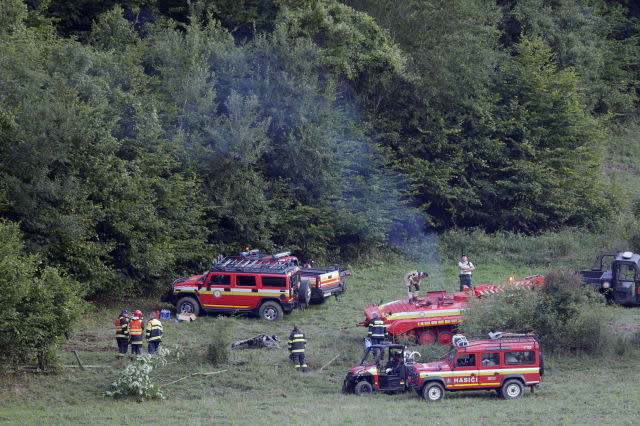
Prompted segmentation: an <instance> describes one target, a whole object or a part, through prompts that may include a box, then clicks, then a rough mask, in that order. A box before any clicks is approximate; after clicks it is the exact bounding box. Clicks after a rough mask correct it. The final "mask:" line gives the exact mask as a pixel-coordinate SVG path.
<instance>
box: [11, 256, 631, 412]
mask: <svg viewBox="0 0 640 426" xmlns="http://www.w3.org/2000/svg"><path fill="white" fill-rule="evenodd" d="M412 266H414V265H412V264H410V263H408V262H406V261H403V260H398V259H392V260H390V261H389V262H385V261H381V260H378V261H371V262H369V264H367V265H352V269H353V272H354V275H353V277H351V278H350V279H349V281H348V292H347V293H346V294H345V295H344V297H342V298H341V300H340V301H335V300H334V299H329V300H327V302H326V303H325V304H323V305H314V306H312V307H310V308H309V309H307V310H306V311H295V312H294V313H292V314H291V315H288V316H285V319H284V320H283V321H281V322H279V323H275V324H268V323H265V322H262V321H260V320H258V319H257V318H247V317H215V316H208V317H200V318H198V319H197V320H196V321H195V322H193V323H175V322H169V321H164V327H165V335H164V341H163V345H165V346H166V347H169V348H172V347H173V346H174V345H179V346H180V348H181V352H182V353H183V356H182V358H180V359H176V358H174V357H170V363H169V364H168V365H166V366H164V367H160V368H157V369H156V370H154V372H153V373H152V376H153V380H154V382H155V383H158V384H163V383H169V382H172V381H174V380H177V379H179V378H181V377H184V376H187V375H189V374H191V373H193V372H212V371H219V370H226V371H225V372H223V373H220V374H217V375H211V376H193V377H191V378H189V379H185V380H182V381H179V382H177V383H175V384H172V385H170V386H165V387H163V388H162V391H163V393H164V395H165V397H166V399H165V400H163V401H147V402H142V403H138V402H135V401H134V400H131V399H119V400H113V399H111V398H108V397H105V396H103V393H104V392H105V391H107V390H108V389H109V386H110V383H111V382H112V381H113V380H114V379H115V378H116V377H117V376H118V373H119V371H120V370H121V368H122V367H123V365H122V363H123V362H122V361H118V360H117V359H116V345H115V340H114V338H113V335H114V333H113V325H112V323H113V319H114V318H115V316H116V314H117V312H118V310H119V309H120V308H121V307H120V306H117V307H116V306H114V307H113V308H111V309H104V308H100V309H95V308H94V309H93V310H91V311H90V312H88V314H87V316H86V318H85V319H84V320H83V321H82V323H81V327H80V328H79V329H78V330H77V332H76V333H75V335H74V337H73V343H72V344H68V345H64V346H62V347H61V358H62V359H61V364H62V365H73V364H75V360H74V357H73V354H72V350H77V351H78V353H79V355H80V357H81V359H82V361H83V362H84V363H85V364H87V365H98V366H103V368H92V369H89V370H87V371H79V370H78V369H71V368H61V369H59V370H58V373H56V374H44V373H39V374H34V373H25V374H17V375H11V376H5V377H3V378H2V384H1V386H0V390H1V391H2V393H3V403H2V404H0V422H2V423H7V424H36V423H40V424H115V423H119V424H125V423H135V424H211V423H225V424H226V423H239V424H250V423H261V424H411V423H425V422H427V421H428V422H429V423H435V424H471V423H480V424H498V423H505V422H510V423H536V424H537V423H549V424H558V423H565V424H573V423H590V424H596V423H605V424H633V423H637V401H638V400H640V385H638V383H640V371H638V368H637V366H638V364H639V362H638V361H640V356H639V355H638V354H637V353H635V352H630V353H627V354H626V355H625V356H624V357H623V358H620V357H613V359H611V358H610V359H605V358H588V357H584V356H578V357H570V356H564V357H562V356H556V357H548V358H547V374H545V376H544V377H543V383H542V386H541V387H540V388H539V389H538V390H537V391H536V393H535V394H531V393H529V392H528V391H527V393H526V395H525V397H524V398H522V399H520V400H516V401H504V400H502V399H499V398H498V397H497V396H496V395H495V393H493V392H484V391H480V392H466V393H449V394H447V395H446V397H445V400H444V401H443V402H441V403H439V404H428V403H425V402H423V401H422V400H421V399H420V398H419V397H418V396H417V395H416V394H415V393H406V394H401V395H393V396H388V395H384V394H381V395H373V396H370V397H357V396H354V395H342V394H341V393H340V388H341V385H342V380H343V378H344V375H345V374H346V372H347V370H348V368H349V367H350V366H352V365H355V364H357V363H358V362H359V358H360V356H361V354H362V337H363V336H364V335H365V334H366V330H365V329H363V328H356V327H352V326H353V325H354V323H355V322H357V321H360V320H361V319H362V318H363V314H362V308H363V307H365V306H366V305H367V304H368V303H370V302H374V301H375V302H379V301H380V299H383V300H385V301H389V300H394V299H397V298H401V297H404V296H405V288H404V286H403V284H402V276H403V274H404V272H406V271H407V270H408V268H411V267H412ZM535 272H544V271H534V270H530V269H528V268H527V267H523V266H516V265H506V264H483V265H478V270H477V273H476V274H475V276H474V278H475V282H476V283H477V284H479V283H481V282H496V281H500V280H503V279H504V277H506V276H507V275H508V274H515V275H516V276H518V277H522V276H524V275H529V274H532V273H535ZM456 274H457V271H456V269H455V267H454V265H447V266H446V267H445V268H444V271H443V272H440V273H438V274H434V276H433V279H431V281H430V283H429V285H428V286H427V287H431V289H438V288H440V287H443V286H444V287H445V288H446V289H447V290H450V291H451V290H454V289H455V288H456V287H457V277H456ZM125 307H126V308H128V309H129V310H132V309H136V308H140V309H142V310H143V312H144V313H145V316H147V315H148V312H150V311H151V310H155V309H156V308H158V307H160V305H157V304H155V303H152V302H150V301H147V302H145V304H144V305H143V306H136V305H135V304H134V303H130V304H127V305H126V306H125ZM611 309H612V310H613V313H614V314H615V315H614V316H615V318H616V321H614V322H612V324H611V326H612V327H616V328H625V329H626V330H628V331H633V330H635V329H636V328H637V327H639V326H640V309H636V310H634V309H624V308H619V307H611ZM294 322H295V323H297V324H299V325H300V327H301V329H302V330H303V331H304V332H305V333H306V334H307V336H308V340H309V343H308V346H307V358H308V364H309V366H310V368H311V372H310V373H308V374H306V375H305V374H300V373H296V372H295V371H294V369H293V367H292V365H291V364H290V363H289V360H288V357H287V350H286V339H287V337H288V334H289V332H290V330H291V328H292V324H293V323H294ZM344 326H349V327H350V328H345V329H341V328H342V327H344ZM219 327H226V329H227V330H228V332H229V339H230V341H231V340H235V339H239V338H243V337H249V336H252V335H254V334H257V333H260V332H266V333H269V334H276V335H278V336H279V337H280V338H281V339H282V340H283V341H284V344H282V345H281V346H282V349H280V350H271V351H267V350H250V349H247V350H236V351H233V352H231V359H230V362H229V364H228V365H224V366H213V365H211V364H210V363H209V362H208V361H207V356H206V353H207V347H208V345H209V343H210V342H211V340H212V336H213V334H214V330H215V329H216V328H219ZM417 350H418V351H419V352H421V353H422V354H423V357H422V360H430V359H432V358H435V357H438V356H439V354H440V353H441V352H442V351H443V348H441V347H438V346H435V347H419V348H417ZM335 355H339V356H338V358H337V359H336V361H334V362H333V363H331V364H330V365H329V366H327V367H326V368H325V369H324V370H323V371H319V370H320V368H321V366H323V365H324V364H326V363H327V362H328V361H329V360H331V359H332V358H333V357H334V356H335ZM125 362H126V361H125Z"/></svg>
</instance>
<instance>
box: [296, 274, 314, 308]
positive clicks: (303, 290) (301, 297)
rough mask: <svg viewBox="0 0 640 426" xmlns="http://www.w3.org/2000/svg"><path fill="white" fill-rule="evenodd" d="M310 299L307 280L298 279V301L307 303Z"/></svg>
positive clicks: (309, 287)
mask: <svg viewBox="0 0 640 426" xmlns="http://www.w3.org/2000/svg"><path fill="white" fill-rule="evenodd" d="M310 301H311V286H310V285H309V280H307V279H302V280H300V289H299V290H298V302H299V303H301V304H304V305H308V304H309V302H310Z"/></svg>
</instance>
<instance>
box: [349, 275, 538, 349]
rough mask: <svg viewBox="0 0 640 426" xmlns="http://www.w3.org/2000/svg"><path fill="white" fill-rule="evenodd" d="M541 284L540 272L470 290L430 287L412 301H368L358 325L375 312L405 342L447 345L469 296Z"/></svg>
mask: <svg viewBox="0 0 640 426" xmlns="http://www.w3.org/2000/svg"><path fill="white" fill-rule="evenodd" d="M543 285H544V277H542V276H540V275H536V276H532V277H527V278H525V279H523V280H519V281H512V282H507V283H503V284H498V285H490V284H483V285H479V286H476V287H475V288H474V289H473V290H466V291H459V292H456V293H453V294H449V293H447V292H446V291H444V290H443V291H431V292H428V293H427V295H426V296H425V297H420V298H418V300H417V301H415V302H414V303H409V300H407V299H403V300H397V301H394V302H390V303H386V304H380V305H375V304H374V305H371V306H368V307H366V308H365V309H364V314H365V320H364V321H363V322H360V323H357V325H358V326H362V327H368V326H369V323H370V322H371V321H373V319H374V315H378V317H379V318H380V319H381V320H383V321H384V323H385V324H387V325H388V328H387V329H388V331H389V334H390V335H392V336H394V337H395V338H396V339H400V340H404V341H405V342H407V343H419V344H421V345H428V344H433V343H438V344H440V345H449V344H451V342H452V341H453V337H454V334H455V333H456V330H457V326H458V324H459V323H461V322H462V313H463V311H464V309H465V308H466V307H467V306H468V305H469V301H470V300H471V299H472V298H478V297H484V296H487V295H491V294H496V293H501V292H504V291H505V289H507V288H529V289H531V288H534V287H538V286H543Z"/></svg>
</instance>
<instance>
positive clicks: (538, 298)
mask: <svg viewBox="0 0 640 426" xmlns="http://www.w3.org/2000/svg"><path fill="white" fill-rule="evenodd" d="M464 315H465V321H464V323H463V326H462V329H463V332H464V333H466V334H468V335H471V336H473V335H476V336H477V335H486V333H488V332H489V331H498V330H499V331H508V332H516V333H528V332H532V331H533V332H535V334H536V335H537V336H538V337H539V339H540V342H541V344H542V345H543V347H544V349H545V350H548V351H551V352H561V351H562V352H585V353H590V354H600V353H602V352H604V350H605V348H606V347H609V345H608V340H609V337H608V336H607V332H606V330H605V327H604V324H606V323H607V320H608V319H609V315H610V314H609V312H608V310H607V309H606V307H605V306H604V305H603V304H602V303H601V302H599V301H598V299H595V298H593V297H591V295H590V290H589V289H586V288H584V287H582V285H581V284H580V278H579V277H578V276H577V275H576V274H574V273H573V272H571V271H570V270H568V269H556V270H554V271H552V272H550V273H549V274H547V275H546V277H545V286H544V287H543V288H542V289H540V288H536V289H534V290H533V291H531V290H527V289H509V290H507V291H506V292H505V293H503V294H498V295H494V296H492V297H489V298H484V299H482V300H474V301H472V302H471V306H470V308H469V309H467V310H466V311H465V313H464Z"/></svg>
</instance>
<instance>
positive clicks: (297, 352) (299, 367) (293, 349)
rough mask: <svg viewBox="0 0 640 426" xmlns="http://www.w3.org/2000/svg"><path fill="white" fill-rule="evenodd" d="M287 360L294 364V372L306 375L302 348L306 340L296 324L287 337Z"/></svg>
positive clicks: (306, 369)
mask: <svg viewBox="0 0 640 426" xmlns="http://www.w3.org/2000/svg"><path fill="white" fill-rule="evenodd" d="M288 343H289V344H288V346H289V354H290V355H289V358H291V360H292V361H293V362H294V363H295V365H296V371H302V372H303V373H306V372H307V371H308V368H307V362H306V360H305V358H304V348H305V346H306V345H307V339H306V338H305V336H304V333H303V332H302V331H300V329H299V328H298V326H297V325H296V324H294V325H293V330H291V334H290V335H289V342H288Z"/></svg>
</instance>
